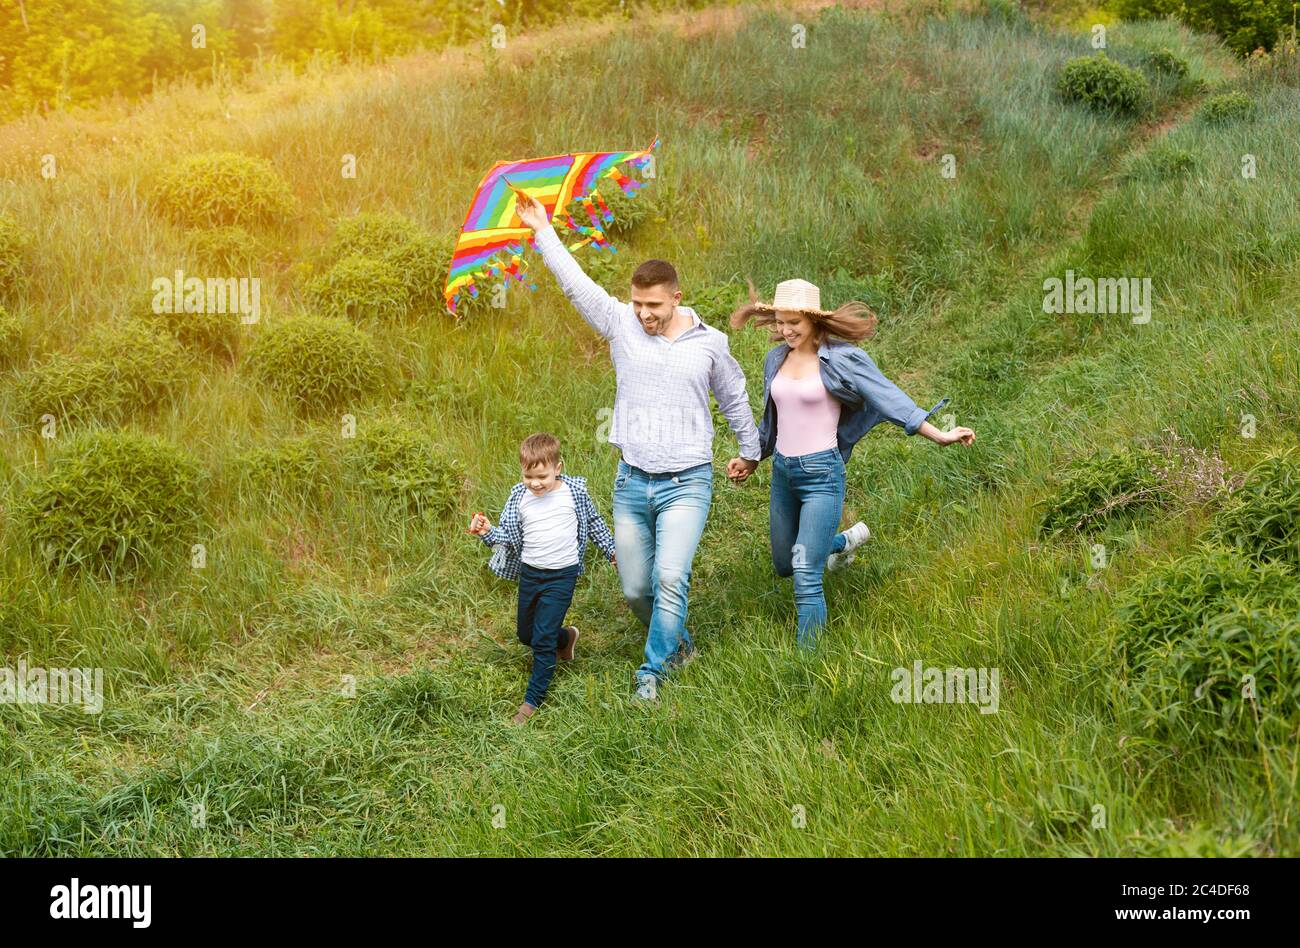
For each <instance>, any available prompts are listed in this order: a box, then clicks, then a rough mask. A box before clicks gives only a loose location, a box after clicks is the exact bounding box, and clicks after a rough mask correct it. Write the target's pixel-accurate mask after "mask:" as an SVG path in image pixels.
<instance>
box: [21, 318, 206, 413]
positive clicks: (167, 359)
mask: <svg viewBox="0 0 1300 948" xmlns="http://www.w3.org/2000/svg"><path fill="white" fill-rule="evenodd" d="M186 378H187V362H186V359H185V351H184V350H183V349H182V348H181V347H180V344H179V343H177V341H176V340H175V339H173V338H172V337H171V336H169V335H167V334H166V333H165V332H162V331H161V330H160V329H159V328H158V327H157V326H155V325H151V324H150V323H149V322H148V321H146V320H142V319H128V320H122V321H119V322H110V323H101V324H100V325H98V326H95V327H94V328H93V329H91V330H90V331H89V332H88V333H87V334H86V335H85V336H84V337H82V340H81V341H80V342H79V343H78V344H77V346H76V347H75V348H74V349H73V350H72V352H70V353H61V354H58V355H55V356H53V357H51V358H50V359H48V360H46V361H45V362H42V363H40V364H38V365H36V366H34V367H33V368H32V369H30V370H29V371H28V372H26V373H24V374H23V375H22V376H20V378H19V379H18V382H17V385H16V389H15V398H16V404H17V411H18V414H19V417H20V418H21V419H22V420H23V423H24V424H28V425H35V424H36V423H37V421H38V419H39V418H40V417H41V416H42V415H44V414H46V413H49V414H52V415H54V416H55V417H56V418H58V419H59V421H60V422H64V423H67V422H81V421H88V420H91V419H97V420H100V421H121V420H124V419H126V418H127V417H129V416H130V415H132V414H133V413H135V412H141V411H147V410H152V409H154V408H157V407H158V406H160V405H162V404H164V403H166V402H168V401H169V400H170V399H171V398H173V397H174V396H175V395H176V393H177V392H178V391H179V390H180V389H181V387H182V386H183V385H184V383H185V381H186Z"/></svg>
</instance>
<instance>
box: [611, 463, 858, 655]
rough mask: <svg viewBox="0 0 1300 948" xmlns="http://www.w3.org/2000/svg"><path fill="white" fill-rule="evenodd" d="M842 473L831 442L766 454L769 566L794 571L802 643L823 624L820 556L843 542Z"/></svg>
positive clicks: (834, 550)
mask: <svg viewBox="0 0 1300 948" xmlns="http://www.w3.org/2000/svg"><path fill="white" fill-rule="evenodd" d="M844 476H845V470H844V459H843V458H842V457H841V456H840V452H839V450H838V449H836V448H827V449H826V450H825V451H815V452H813V453H812V454H801V455H799V456H798V457H794V458H788V457H786V456H785V455H783V454H782V453H781V452H780V451H777V452H776V453H774V454H773V455H772V497H771V502H770V504H769V516H768V523H769V529H770V531H771V537H772V567H773V568H774V569H775V570H776V573H777V575H778V576H791V575H793V576H794V606H795V611H796V612H797V613H798V615H799V634H798V641H799V644H800V645H801V646H804V647H807V648H811V647H813V646H814V645H816V644H817V632H818V631H819V630H820V628H821V627H822V626H823V625H825V624H826V597H825V595H824V594H823V593H822V573H823V572H824V571H825V569H826V557H828V556H830V554H832V553H839V552H841V551H842V550H843V549H844V545H845V539H844V537H843V535H842V534H840V533H839V524H840V516H841V515H842V513H843V511H844ZM619 562H620V563H621V562H622V558H621V557H620V559H619Z"/></svg>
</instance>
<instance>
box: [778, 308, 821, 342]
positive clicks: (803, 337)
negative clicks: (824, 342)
mask: <svg viewBox="0 0 1300 948" xmlns="http://www.w3.org/2000/svg"><path fill="white" fill-rule="evenodd" d="M776 328H777V331H778V332H779V333H780V334H781V338H782V339H784V340H785V343H786V345H788V346H789V347H790V348H791V349H800V348H802V350H803V351H804V352H815V351H816V350H817V338H816V335H817V333H816V328H817V327H816V326H814V325H813V321H812V320H811V319H809V318H808V317H807V316H806V315H805V314H804V313H796V312H792V311H791V310H788V309H778V310H777V311H776Z"/></svg>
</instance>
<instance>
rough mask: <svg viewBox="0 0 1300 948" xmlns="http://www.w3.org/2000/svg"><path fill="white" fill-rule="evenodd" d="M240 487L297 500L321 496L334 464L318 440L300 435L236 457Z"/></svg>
mask: <svg viewBox="0 0 1300 948" xmlns="http://www.w3.org/2000/svg"><path fill="white" fill-rule="evenodd" d="M234 466H235V468H236V470H237V471H238V473H239V478H240V484H241V487H243V488H245V489H247V490H250V491H251V492H253V493H255V494H258V495H266V494H277V495H281V496H288V497H292V498H295V499H298V500H310V499H312V498H315V497H317V496H319V495H320V493H321V491H322V490H323V489H324V488H325V486H326V485H327V484H328V483H329V482H330V481H331V479H332V477H333V473H334V472H333V465H332V464H331V463H330V458H329V456H328V455H327V454H326V452H325V451H324V450H323V449H322V445H321V444H320V441H319V439H318V438H316V437H313V436H310V435H300V436H297V437H292V438H285V439H283V440H282V441H277V442H276V443H275V444H271V445H265V446H259V447H255V448H250V449H248V450H246V451H243V452H241V453H240V454H238V455H236V456H235V458H234Z"/></svg>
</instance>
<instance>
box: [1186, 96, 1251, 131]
mask: <svg viewBox="0 0 1300 948" xmlns="http://www.w3.org/2000/svg"><path fill="white" fill-rule="evenodd" d="M1254 113H1255V103H1254V102H1253V101H1251V98H1250V96H1248V95H1246V94H1245V93H1244V92H1223V93H1220V94H1219V95H1213V96H1210V97H1209V98H1208V99H1206V100H1205V101H1204V102H1202V103H1201V107H1200V109H1199V110H1198V111H1197V115H1199V116H1200V118H1201V120H1202V121H1203V122H1208V123H1210V124H1212V125H1221V124H1226V123H1228V122H1235V121H1238V120H1239V119H1246V118H1250V117H1251V116H1252V115H1254Z"/></svg>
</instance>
